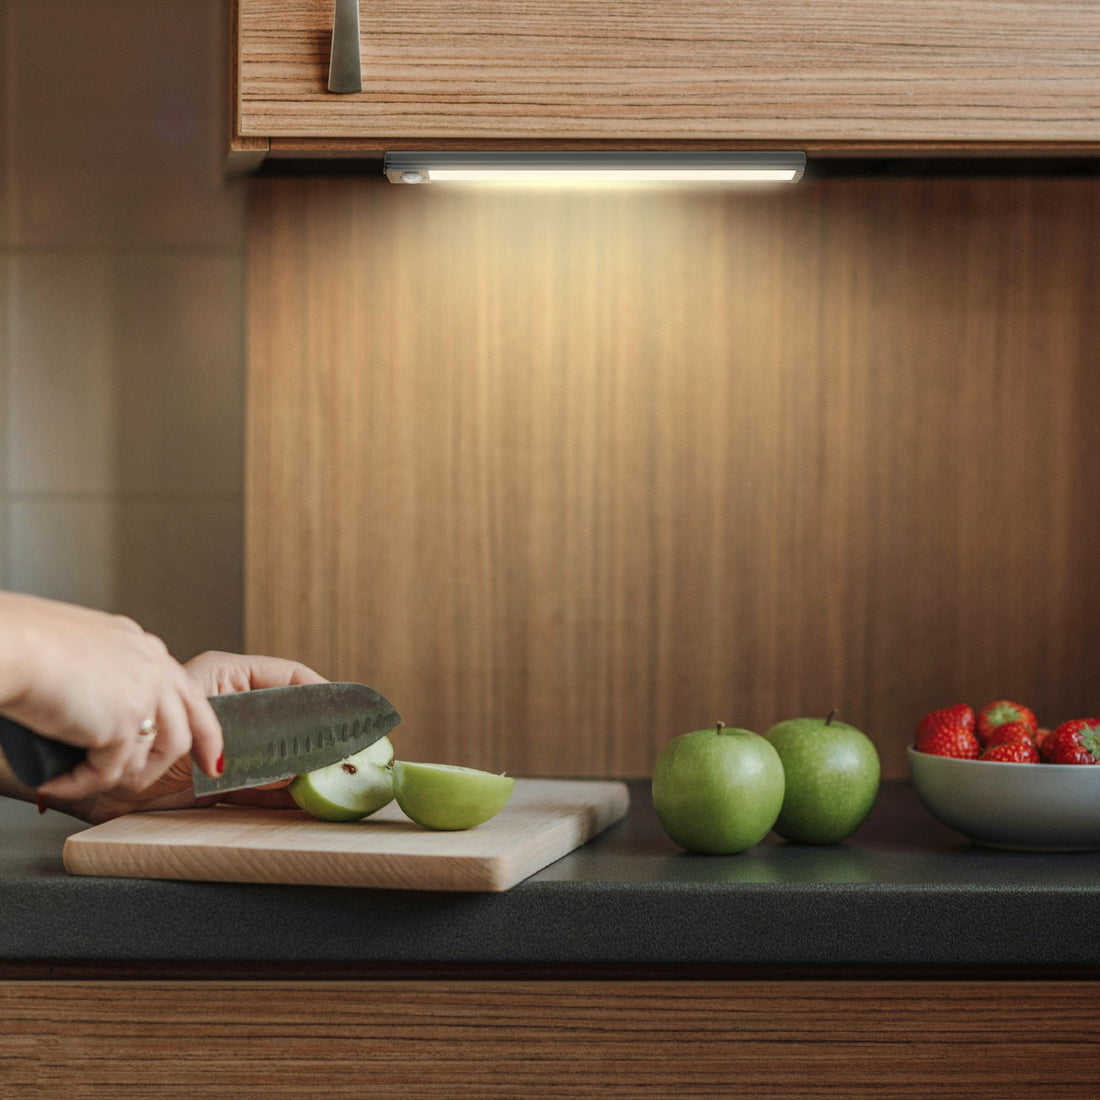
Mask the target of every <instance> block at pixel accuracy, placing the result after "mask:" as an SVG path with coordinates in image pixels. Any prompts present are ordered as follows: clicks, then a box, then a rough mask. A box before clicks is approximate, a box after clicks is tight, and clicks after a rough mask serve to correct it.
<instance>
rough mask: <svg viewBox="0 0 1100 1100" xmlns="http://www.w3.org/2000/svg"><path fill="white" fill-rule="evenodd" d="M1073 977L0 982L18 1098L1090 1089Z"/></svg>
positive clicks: (1099, 1051) (0, 1085)
mask: <svg viewBox="0 0 1100 1100" xmlns="http://www.w3.org/2000/svg"><path fill="white" fill-rule="evenodd" d="M1095 1004H1096V987H1095V985H1094V984H1090V983H1086V982H1047V983H1041V982H974V983H961V982H955V983H951V982H919V981H917V982H868V983H858V984H857V983H852V982H832V983H829V982H776V983H764V982H759V983H757V982H697V983H678V982H666V983H660V982H644V981H643V982H553V981H548V982H538V983H530V982H480V981H470V982H458V983H440V982H405V983H396V982H394V983H391V982H379V983H366V982H348V983H342V982H332V983H283V982H265V983H230V982H82V983H81V982H71V983H62V982H3V983H0V1008H2V1010H3V1018H4V1021H5V1025H4V1028H3V1031H2V1033H0V1055H2V1058H0V1089H3V1090H4V1091H5V1094H7V1095H19V1096H25V1097H35V1096H42V1097H46V1096H65V1097H66V1098H73V1100H80V1098H82V1097H100V1096H104V1095H111V1096H130V1095H141V1096H157V1097H172V1096H180V1097H184V1096H186V1097H219V1098H220V1097H223V1096H226V1095H233V1096H242V1097H243V1096H270V1095H272V1094H273V1092H274V1094H276V1095H279V1096H288V1097H289V1096H310V1097H313V1096H318V1095H323V1096H327V1097H344V1096H348V1097H352V1096H354V1097H361V1096H363V1095H364V1094H365V1093H369V1094H370V1095H371V1096H376V1097H406V1096H410V1095H413V1096H428V1095H431V1096H435V1095H439V1096H449V1097H466V1096H476V1097H479V1098H482V1097H484V1098H490V1097H514V1096H530V1097H560V1096H600V1097H624V1098H627V1097H629V1098H631V1100H633V1098H634V1097H637V1096H647V1097H648V1096H652V1097H682V1096H685V1095H688V1096H713V1097H752V1098H754V1100H755V1098H757V1097H790V1098H797V1100H812V1098H814V1097H835V1096H839V1095H842V1096H845V1097H851V1098H852V1100H857V1098H861V1097H875V1098H876V1100H877V1098H878V1097H881V1096H892V1097H893V1096H920V1097H948V1096H962V1095H965V1096H968V1097H974V1098H975V1100H980V1098H997V1100H1001V1098H1002V1097H1004V1096H1010V1095H1026V1094H1027V1093H1029V1092H1030V1093H1032V1094H1034V1095H1038V1096H1043V1097H1050V1098H1055V1097H1091V1096H1094V1095H1095V1084H1096V1078H1097V1074H1098V1072H1100V1044H1098V1042H1097V1038H1096V1034H1095V1029H1094V1028H1093V1027H1092V1025H1091V1020H1092V1017H1093V1013H1094V1009H1095Z"/></svg>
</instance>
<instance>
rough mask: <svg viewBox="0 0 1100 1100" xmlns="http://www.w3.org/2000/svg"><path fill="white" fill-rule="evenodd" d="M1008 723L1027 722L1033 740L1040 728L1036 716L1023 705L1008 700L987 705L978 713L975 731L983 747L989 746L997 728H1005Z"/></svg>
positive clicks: (999, 700)
mask: <svg viewBox="0 0 1100 1100" xmlns="http://www.w3.org/2000/svg"><path fill="white" fill-rule="evenodd" d="M1006 722H1026V723H1027V724H1028V727H1029V729H1030V730H1031V736H1032V738H1034V737H1035V731H1036V730H1037V729H1038V728H1039V723H1038V722H1036V721H1035V715H1034V714H1032V712H1031V711H1030V710H1028V709H1027V707H1025V706H1023V705H1022V704H1021V703H1010V702H1009V701H1008V700H1007V699H998V700H997V702H995V703H987V704H986V705H985V706H984V707H982V709H981V710H980V711H978V728H977V730H976V731H975V732H976V733H977V735H978V740H979V741H980V742H981V743H982V744H983V745H988V744H989V743H990V742H989V735H990V734H991V733H992V732H993V730H994V729H996V727H997V726H1003V725H1004V724H1005V723H1006Z"/></svg>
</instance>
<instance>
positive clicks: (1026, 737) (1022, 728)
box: [985, 722, 1038, 749]
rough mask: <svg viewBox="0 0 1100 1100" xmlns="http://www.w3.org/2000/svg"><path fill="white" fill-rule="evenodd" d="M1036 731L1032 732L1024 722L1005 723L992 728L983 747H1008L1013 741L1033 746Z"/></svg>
mask: <svg viewBox="0 0 1100 1100" xmlns="http://www.w3.org/2000/svg"><path fill="white" fill-rule="evenodd" d="M1037 732H1038V731H1033V730H1032V729H1031V728H1030V727H1029V726H1028V724H1027V723H1026V722H1005V723H1004V725H1002V726H994V727H993V729H991V730H990V731H989V734H988V735H987V737H986V741H985V747H986V748H987V749H988V748H992V747H993V746H994V745H1009V744H1011V743H1012V742H1013V741H1027V742H1028V743H1029V744H1035V743H1036V741H1035V738H1036V735H1037Z"/></svg>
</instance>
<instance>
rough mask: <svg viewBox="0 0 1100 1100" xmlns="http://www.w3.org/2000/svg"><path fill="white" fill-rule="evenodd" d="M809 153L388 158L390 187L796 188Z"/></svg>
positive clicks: (454, 154) (424, 155)
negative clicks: (641, 185) (790, 185)
mask: <svg viewBox="0 0 1100 1100" xmlns="http://www.w3.org/2000/svg"><path fill="white" fill-rule="evenodd" d="M805 168H806V154H805V153H789V152H782V153H743V152H736V153H722V152H715V153H712V152H705V153H675V152H644V153H627V152H598V153H568V152H556V153H533V152H525V153H499V152H492V153H476V152H469V153H467V152H462V153H458V152H445V153H430V152H429V153H387V154H386V159H385V166H384V170H385V173H386V176H387V178H388V179H389V181H390V182H391V183H473V182H477V183H557V184H573V183H776V182H778V183H794V182H795V181H796V180H799V179H801V178H802V173H803V172H804V171H805Z"/></svg>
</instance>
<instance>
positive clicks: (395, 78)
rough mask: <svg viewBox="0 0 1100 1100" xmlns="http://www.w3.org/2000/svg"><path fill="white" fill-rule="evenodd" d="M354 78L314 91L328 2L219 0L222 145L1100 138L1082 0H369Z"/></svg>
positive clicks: (320, 83) (831, 145)
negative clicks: (226, 49)
mask: <svg viewBox="0 0 1100 1100" xmlns="http://www.w3.org/2000/svg"><path fill="white" fill-rule="evenodd" d="M360 8H361V15H360V31H361V34H360V41H361V53H362V69H363V90H362V92H361V93H355V94H351V95H333V94H331V93H329V92H328V91H327V76H328V63H329V52H330V42H331V33H332V21H333V0H233V4H232V12H233V43H234V66H233V69H234V72H233V76H234V81H233V85H234V92H233V120H232V125H233V136H232V150H233V152H234V154H235V155H236V156H237V158H238V159H241V160H245V161H256V160H259V159H262V158H263V157H265V156H268V155H271V156H318V155H325V154H338V155H363V156H371V155H377V154H378V153H379V152H381V151H384V150H385V149H386V148H395V147H398V146H405V147H423V146H432V147H436V146H438V147H445V146H446V145H448V144H452V145H453V144H460V145H464V146H468V147H473V146H480V145H494V146H499V145H501V143H504V142H520V143H523V144H526V145H538V144H540V143H553V144H554V145H555V146H562V145H566V144H572V145H578V146H584V145H586V144H595V145H598V146H604V145H623V144H627V145H629V144H633V145H645V146H656V145H661V144H671V145H682V144H684V143H687V144H692V145H699V146H705V145H707V144H708V143H709V144H720V145H724V146H735V145H737V144H739V143H750V144H752V145H754V146H757V147H760V146H763V145H781V146H787V147H790V146H794V147H798V148H804V149H807V150H809V151H815V152H819V153H827V152H830V151H832V152H846V151H861V150H868V149H878V150H890V149H895V150H896V149H901V150H907V149H911V148H916V149H920V150H925V151H929V150H931V151H935V150H939V149H970V148H972V147H974V146H980V147H981V148H982V149H985V150H988V151H998V150H1006V149H1007V150H1013V151H1020V150H1024V151H1030V152H1044V151H1049V150H1053V149H1057V150H1060V151H1066V150H1078V151H1088V150H1096V149H1100V5H1097V4H1093V3H1088V2H1082V0H1049V2H1048V3H1045V4H1043V5H1036V4H1034V3H1032V2H1031V0H961V2H960V0H922V2H921V3H912V2H911V0H906V2H902V0H844V2H840V3H831V4H824V3H820V2H819V0H732V2H731V0H598V2H597V0H555V2H553V3H551V2H550V0H369V2H368V0H363V2H362V3H361V5H360Z"/></svg>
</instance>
